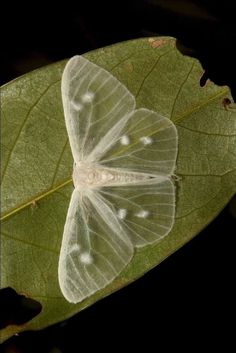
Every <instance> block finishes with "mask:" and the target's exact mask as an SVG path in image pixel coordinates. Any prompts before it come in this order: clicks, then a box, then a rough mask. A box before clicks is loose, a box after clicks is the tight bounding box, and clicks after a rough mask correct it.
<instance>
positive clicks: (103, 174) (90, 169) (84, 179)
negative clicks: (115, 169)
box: [72, 163, 114, 188]
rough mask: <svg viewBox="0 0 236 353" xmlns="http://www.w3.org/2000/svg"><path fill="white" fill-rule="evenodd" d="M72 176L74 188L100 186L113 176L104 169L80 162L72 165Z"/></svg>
mask: <svg viewBox="0 0 236 353" xmlns="http://www.w3.org/2000/svg"><path fill="white" fill-rule="evenodd" d="M72 177H73V183H74V186H75V188H81V187H97V186H102V185H104V184H106V183H107V182H109V181H110V180H112V179H113V178H114V176H113V174H112V173H110V172H109V171H108V170H106V169H102V168H101V169H100V168H97V167H95V166H85V165H83V164H82V163H81V164H77V165H76V164H75V165H74V169H73V175H72Z"/></svg>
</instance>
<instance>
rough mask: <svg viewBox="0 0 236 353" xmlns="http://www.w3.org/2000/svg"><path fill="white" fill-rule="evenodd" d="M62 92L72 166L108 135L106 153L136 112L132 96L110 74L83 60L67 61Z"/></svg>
mask: <svg viewBox="0 0 236 353" xmlns="http://www.w3.org/2000/svg"><path fill="white" fill-rule="evenodd" d="M61 89H62V100H63V108H64V114H65V122H66V128H67V132H68V136H69V141H70V145H71V149H72V154H73V157H74V160H75V162H79V161H81V160H85V159H86V157H87V156H88V155H89V153H90V152H91V151H92V150H93V149H94V148H95V147H96V146H97V145H98V143H99V142H100V140H101V139H102V138H103V137H104V136H105V135H107V133H108V132H109V131H110V135H107V136H108V145H106V149H109V148H110V146H111V145H112V143H113V139H114V138H115V139H116V138H117V136H119V134H120V130H122V128H123V127H124V125H125V124H126V122H127V120H128V119H129V113H130V112H132V111H133V110H134V108H135V99H134V97H133V95H132V94H131V93H130V92H129V91H128V90H127V88H126V87H125V86H124V85H123V84H121V83H120V82H119V81H118V80H117V79H116V78H115V77H114V76H113V75H112V74H110V73H109V72H108V71H106V70H104V69H103V68H101V67H99V66H97V65H95V64H93V63H92V62H90V61H89V60H87V59H85V58H84V57H82V56H75V57H73V58H71V59H70V60H69V61H68V63H67V65H66V67H65V69H64V71H63V75H62V86H61ZM109 136H110V138H109Z"/></svg>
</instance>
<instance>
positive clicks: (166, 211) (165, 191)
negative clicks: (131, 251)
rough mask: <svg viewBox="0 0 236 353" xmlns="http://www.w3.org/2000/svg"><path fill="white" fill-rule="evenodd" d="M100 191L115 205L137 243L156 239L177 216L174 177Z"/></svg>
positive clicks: (143, 243) (124, 225) (140, 243)
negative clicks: (172, 178)
mask: <svg viewBox="0 0 236 353" xmlns="http://www.w3.org/2000/svg"><path fill="white" fill-rule="evenodd" d="M100 192H101V194H102V196H103V197H104V199H106V200H107V202H109V203H110V204H112V205H113V207H114V212H115V213H116V215H117V217H118V219H119V220H120V222H121V224H122V227H123V228H124V229H125V231H126V233H127V234H128V235H129V238H130V239H131V241H132V244H134V246H138V247H139V246H145V245H148V244H151V243H155V242H157V241H159V240H160V239H161V238H163V237H165V236H166V235H167V234H168V233H169V232H170V230H171V228H172V226H173V223H174V217H175V186H174V184H173V182H172V180H171V179H168V178H167V179H166V180H163V181H161V182H159V180H158V178H157V179H155V178H153V179H152V182H150V180H149V181H147V182H146V183H143V185H126V186H119V187H117V186H112V187H103V188H102V189H100Z"/></svg>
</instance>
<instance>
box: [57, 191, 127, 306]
mask: <svg viewBox="0 0 236 353" xmlns="http://www.w3.org/2000/svg"><path fill="white" fill-rule="evenodd" d="M132 256H133V245H132V243H131V241H130V240H129V238H128V236H127V234H126V232H125V230H124V228H123V227H122V225H121V222H119V220H118V218H117V217H116V215H115V212H114V207H113V206H112V205H109V204H108V203H107V202H105V201H104V199H103V197H102V196H101V195H99V194H98V192H96V191H88V192H86V193H83V194H82V193H81V192H80V191H78V190H76V189H75V190H74V191H73V193H72V196H71V201H70V205H69V209H68V213H67V218H66V223H65V227H64V233H63V239H62V245H61V251H60V257H59V266H58V279H59V284H60V288H61V291H62V293H63V295H64V296H65V298H66V299H67V300H68V301H69V302H71V303H77V302H80V301H82V300H83V299H84V298H86V297H88V296H90V295H91V294H92V293H94V292H96V291H98V290H99V289H101V288H104V287H105V286H106V285H108V284H109V283H110V282H112V280H113V279H114V278H116V277H117V276H118V275H119V273H120V272H121V271H122V270H123V269H124V268H125V266H127V264H128V263H129V262H130V260H131V258H132Z"/></svg>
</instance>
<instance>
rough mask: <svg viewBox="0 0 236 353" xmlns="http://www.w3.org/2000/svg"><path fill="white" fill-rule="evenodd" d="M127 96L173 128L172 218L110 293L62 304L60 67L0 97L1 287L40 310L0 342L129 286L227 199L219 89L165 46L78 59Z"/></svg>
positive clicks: (65, 177)
mask: <svg viewBox="0 0 236 353" xmlns="http://www.w3.org/2000/svg"><path fill="white" fill-rule="evenodd" d="M86 57H87V58H88V59H89V60H91V61H93V62H95V63H97V64H98V65H101V66H102V67H104V68H106V69H107V70H109V71H110V72H112V73H113V74H114V75H115V76H116V77H117V78H118V79H119V80H120V81H121V82H123V83H124V84H125V85H126V86H127V87H128V89H129V90H130V91H131V92H132V93H133V94H134V95H135V96H136V100H137V106H138V107H146V108H149V109H151V110H155V111H157V112H160V113H161V114H163V115H165V116H167V117H169V118H171V119H172V120H173V121H174V123H175V124H176V126H177V128H178V134H179V153H178V161H177V169H176V175H177V176H178V181H177V182H176V184H177V188H176V191H177V213H176V220H175V225H174V228H173V230H172V231H171V233H170V234H169V235H168V236H167V237H166V238H164V240H162V241H160V242H159V243H158V244H157V245H155V246H150V247H145V248H143V249H142V250H140V251H137V252H136V255H135V257H134V259H133V261H132V263H131V264H130V265H129V266H128V267H127V268H126V270H125V271H124V272H123V273H122V274H121V275H120V276H119V278H118V279H117V280H115V281H114V282H113V283H112V284H111V285H110V286H109V287H107V288H105V289H104V290H101V291H100V292H99V293H95V294H94V295H93V296H91V297H90V298H88V299H86V300H85V301H83V302H82V303H80V304H77V305H74V304H69V303H68V302H67V301H66V300H65V299H64V298H63V296H62V294H61V292H60V289H59V285H58V278H57V266H58V256H59V250H60V245H61V240H62V232H63V226H64V222H65V217H66V212H67V208H68V203H69V200H70V195H71V192H72V189H73V185H72V181H71V172H72V164H73V161H72V156H71V151H70V147H69V144H68V138H67V133H66V129H65V123H64V117H63V112H62V101H61V92H60V84H61V75H62V71H63V68H64V66H65V61H63V62H59V63H56V64H54V65H50V66H47V67H44V68H42V69H39V70H36V71H33V72H31V73H29V74H27V75H25V76H23V77H20V78H19V79H16V80H15V81H13V82H10V83H9V84H7V85H5V86H4V87H3V88H2V110H3V112H2V240H1V251H2V260H1V261H2V263H1V269H2V272H1V284H2V286H3V287H5V286H10V287H12V288H14V289H15V290H16V291H17V292H18V293H22V294H24V295H26V296H27V297H30V298H33V299H35V300H37V301H39V302H40V303H41V304H42V305H43V310H42V312H41V313H40V314H39V315H38V316H36V317H35V318H34V319H33V320H31V321H30V322H29V323H27V324H25V325H22V326H20V327H16V326H10V327H8V328H6V329H5V330H3V332H2V339H5V338H7V337H9V336H10V335H12V334H14V333H16V332H19V331H22V330H25V329H40V328H43V327H46V326H48V325H50V324H53V323H55V322H57V321H60V320H63V319H66V318H68V317H70V316H72V315H73V314H75V313H77V312H78V311H80V310H82V309H83V308H85V307H88V306H89V305H92V304H93V303H95V302H96V301H97V300H99V299H101V298H102V297H104V296H106V295H108V294H110V293H112V292H114V291H116V290H118V289H119V288H121V287H123V286H125V285H127V284H128V283H130V282H132V281H134V280H135V279H137V278H138V277H140V276H141V275H143V274H144V273H145V272H147V271H148V270H149V269H151V268H152V267H154V266H156V265H157V264H158V263H160V262H161V261H162V260H163V259H165V258H166V257H167V256H169V255H170V254H171V253H173V252H174V251H175V250H176V249H178V248H179V247H180V246H182V245H183V244H185V243H186V242H187V241H189V240H190V239H191V238H192V237H194V236H195V235H196V234H197V233H199V232H200V231H201V230H202V229H203V228H204V227H205V226H206V225H207V224H208V223H209V222H211V221H212V219H213V218H214V217H215V216H216V215H217V214H218V213H219V212H220V210H221V209H222V208H223V207H224V206H225V204H226V203H227V202H228V201H229V199H230V198H231V197H232V195H233V194H234V193H235V191H236V185H235V184H236V183H235V180H236V153H235V151H236V111H235V109H234V108H233V106H228V107H227V108H226V107H224V104H223V99H224V98H230V99H231V100H232V98H231V97H230V92H229V90H228V88H227V87H217V86H216V85H214V84H213V83H212V82H210V81H208V82H207V84H206V86H205V87H203V88H201V87H200V86H199V80H200V78H201V76H202V74H203V69H202V68H201V66H200V65H199V63H198V62H197V61H196V60H195V59H192V58H189V57H185V56H182V55H181V54H180V53H179V52H178V51H177V50H176V47H175V40H174V39H173V38H156V39H141V40H135V41H131V42H124V43H120V44H117V45H114V46H110V47H107V48H103V49H99V50H96V51H93V52H90V53H88V54H86Z"/></svg>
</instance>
